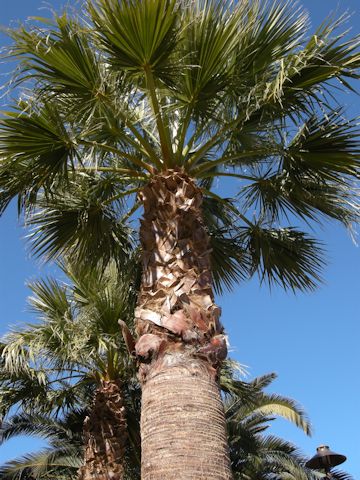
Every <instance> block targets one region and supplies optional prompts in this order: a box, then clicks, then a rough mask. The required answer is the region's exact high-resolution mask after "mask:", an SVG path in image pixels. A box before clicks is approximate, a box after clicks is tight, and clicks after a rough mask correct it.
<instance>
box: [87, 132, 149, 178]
mask: <svg viewBox="0 0 360 480" xmlns="http://www.w3.org/2000/svg"><path fill="white" fill-rule="evenodd" d="M79 143H81V144H82V145H86V146H89V147H97V148H100V149H102V150H105V151H106V152H110V153H113V154H115V155H117V156H119V157H124V158H126V159H127V160H130V161H131V162H133V163H134V164H135V165H137V166H138V167H140V168H143V169H145V170H147V171H148V172H149V173H152V170H151V167H149V165H147V164H146V163H144V162H142V161H141V160H139V159H138V158H137V157H135V156H134V155H130V154H128V153H125V152H123V151H122V150H118V149H117V148H115V147H111V146H110V145H105V144H103V143H98V142H89V141H87V140H80V141H79ZM137 173H138V172H137Z"/></svg>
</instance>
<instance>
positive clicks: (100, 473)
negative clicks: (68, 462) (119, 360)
mask: <svg viewBox="0 0 360 480" xmlns="http://www.w3.org/2000/svg"><path fill="white" fill-rule="evenodd" d="M126 440H127V427H126V419H125V407H124V404H123V398H122V392H121V383H120V382H116V381H104V382H102V385H101V386H100V387H98V389H97V390H96V393H95V398H94V402H93V406H92V409H91V412H90V415H89V416H88V417H86V419H85V422H84V442H85V453H84V466H83V467H81V468H80V470H79V480H123V478H124V456H125V448H126Z"/></svg>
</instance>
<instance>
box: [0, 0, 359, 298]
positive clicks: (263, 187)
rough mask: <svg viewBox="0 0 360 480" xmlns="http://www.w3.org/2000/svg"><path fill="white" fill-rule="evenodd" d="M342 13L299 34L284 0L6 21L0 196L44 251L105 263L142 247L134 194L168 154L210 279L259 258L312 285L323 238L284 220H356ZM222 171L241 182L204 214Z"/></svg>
mask: <svg viewBox="0 0 360 480" xmlns="http://www.w3.org/2000/svg"><path fill="white" fill-rule="evenodd" d="M346 20H347V18H346V16H342V17H341V18H340V19H337V20H334V19H332V18H329V19H327V20H325V21H324V23H323V24H322V25H321V26H320V27H319V28H318V30H317V31H316V33H315V34H313V35H309V34H308V31H309V19H308V18H307V15H306V13H305V12H304V11H303V10H302V9H301V8H300V7H298V6H297V4H296V2H293V1H281V0H277V1H276V2H270V3H268V2H258V1H250V0H241V1H234V2H232V1H225V2H218V1H215V0H196V1H193V0H181V1H175V0H169V1H168V0H161V1H155V0H131V1H130V0H126V1H122V2H119V1H118V0H111V1H105V0H96V1H88V2H87V4H86V6H85V16H83V13H79V14H74V13H73V14H69V13H64V14H62V15H54V18H53V19H52V20H44V21H41V19H40V22H37V24H34V25H31V24H27V25H26V26H22V27H20V28H19V29H13V30H11V29H9V30H8V33H9V36H10V37H11V38H12V40H13V44H12V45H11V46H10V47H9V51H8V54H7V57H11V58H13V59H15V60H16V61H17V63H18V68H17V72H16V75H15V79H14V80H15V81H14V82H13V83H12V84H11V85H14V86H16V88H20V89H21V91H22V96H21V98H22V100H21V101H20V103H19V104H16V103H15V104H13V105H10V106H9V108H8V112H4V113H3V116H2V118H1V120H0V158H1V160H0V210H1V211H3V210H4V209H5V208H6V207H7V205H8V204H9V202H10V201H11V200H12V199H13V198H17V199H18V204H19V212H20V213H21V214H23V215H24V216H25V220H26V222H27V223H28V224H30V225H33V226H34V227H35V229H34V231H33V234H32V235H31V237H32V239H33V245H34V248H35V252H37V253H38V254H40V255H45V257H47V258H57V257H59V256H61V255H62V254H64V253H65V254H68V255H69V254H71V255H72V257H73V258H75V257H76V255H78V257H79V259H80V260H83V259H84V258H85V257H87V258H96V257H97V256H101V260H102V263H103V265H106V263H107V262H108V261H109V259H110V258H111V257H112V256H114V255H116V256H117V257H118V258H120V254H121V252H124V253H125V256H126V255H128V254H129V251H130V250H131V249H132V248H134V247H135V248H136V242H135V243H133V242H132V241H131V239H130V231H131V229H130V222H132V223H134V215H133V212H134V210H135V209H136V208H137V207H138V206H139V204H138V201H137V198H136V194H137V193H138V192H139V191H140V190H141V188H142V187H143V186H144V184H146V182H148V181H149V179H151V177H152V175H154V174H155V173H157V172H159V171H160V172H161V171H165V170H167V169H169V168H177V169H180V170H183V171H185V172H187V173H188V174H189V175H190V176H191V177H192V178H194V180H195V181H197V182H198V184H199V186H200V187H201V188H202V189H203V191H204V196H205V205H204V216H205V219H206V221H207V226H208V229H209V233H210V237H211V243H212V247H213V258H212V263H213V266H214V280H215V283H216V287H217V289H218V290H219V291H221V290H222V289H223V288H224V287H226V288H230V287H231V286H232V285H234V284H235V283H236V282H238V281H242V280H244V279H247V278H250V277H251V276H252V275H253V274H254V273H255V272H256V271H257V272H258V273H259V275H260V278H262V279H263V280H264V281H266V282H267V283H270V284H273V283H279V284H281V285H284V286H285V287H288V288H291V289H301V290H306V289H310V290H311V289H313V288H314V286H315V284H317V283H318V282H319V279H320V275H319V268H320V267H321V265H322V263H323V259H322V258H320V257H321V249H319V245H318V243H317V242H316V241H315V240H313V239H310V238H309V237H308V236H307V234H305V233H304V232H301V231H300V230H298V229H295V227H294V226H295V225H298V224H299V221H300V225H306V224H310V226H311V227H312V228H313V227H314V226H315V224H316V223H319V222H322V221H324V219H329V220H336V221H340V222H342V223H343V224H345V226H347V227H350V228H351V226H352V224H353V223H357V222H358V220H359V202H358V190H357V188H356V182H357V179H358V177H359V129H358V126H357V121H356V120H350V121H349V120H347V119H346V118H345V116H344V113H343V112H342V110H341V109H340V108H339V105H338V104H337V102H336V100H335V99H334V98H335V97H336V91H337V90H336V89H337V88H338V87H339V86H340V87H341V88H343V89H345V90H349V89H350V90H352V86H351V85H350V84H349V79H350V80H351V79H357V78H359V66H360V53H359V38H358V37H354V38H350V37H349V35H348V34H347V32H346V30H345V27H344V22H345V21H346ZM294 132H297V133H294ZM222 177H233V178H234V181H237V186H238V188H237V193H236V194H235V195H234V198H232V199H231V200H229V199H223V200H221V199H220V198H219V197H217V200H216V201H217V202H218V203H219V204H221V203H222V201H223V202H224V205H225V206H224V207H220V208H219V206H217V207H216V210H217V212H218V213H210V214H209V213H208V212H207V211H206V209H207V208H208V207H209V202H208V201H207V198H210V197H211V198H212V199H213V200H214V199H215V198H216V187H217V182H216V181H214V180H215V179H216V178H222ZM235 179H236V180H235ZM215 203H216V202H215V200H214V201H213V203H212V207H211V208H213V207H214V204H215ZM221 209H226V213H225V216H229V215H230V216H231V222H227V223H224V222H223V218H222V215H221V214H219V211H220V210H221ZM230 211H231V214H230V213H229V212H230ZM219 215H220V216H219ZM244 232H245V233H244ZM136 240H137V239H135V241H136ZM284 252H285V256H284V257H283V258H281V257H282V255H283V253H284ZM225 257H226V258H225ZM312 258H314V261H310V260H311V259H312ZM297 278H298V280H297Z"/></svg>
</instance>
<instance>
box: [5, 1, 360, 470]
mask: <svg viewBox="0 0 360 480" xmlns="http://www.w3.org/2000/svg"><path fill="white" fill-rule="evenodd" d="M359 1H360V0H302V1H301V2H300V3H302V4H303V5H304V6H305V7H306V8H307V9H308V10H309V12H310V14H311V18H312V23H313V25H314V26H316V25H318V24H319V23H321V21H322V20H323V19H324V17H325V16H326V15H327V14H328V13H329V12H330V11H331V10H332V9H336V8H337V9H338V11H341V12H343V11H344V10H346V9H349V10H350V11H352V12H354V16H353V17H352V20H351V21H350V24H349V25H350V26H352V28H353V32H354V33H358V32H359V30H360V3H359ZM44 4H45V2H42V1H41V0H0V7H1V9H0V24H2V25H8V24H9V23H10V22H11V21H12V20H17V19H21V20H24V19H25V18H26V17H28V16H31V15H42V16H45V12H41V11H39V8H40V7H41V6H42V5H44ZM51 4H52V5H53V6H54V7H55V8H56V9H58V8H59V7H60V6H61V5H63V4H64V2H62V1H59V0H52V2H51ZM69 4H71V5H72V4H75V2H69ZM0 40H1V43H3V42H4V41H5V40H4V37H1V39H0ZM5 71H6V68H5V67H4V66H1V65H0V72H5ZM0 83H2V82H0ZM340 98H341V102H342V103H343V104H344V105H345V106H346V107H347V108H348V110H349V112H350V114H351V115H353V116H355V115H359V113H360V108H359V107H360V100H359V98H358V97H356V96H354V95H342V96H341V97H340ZM23 235H24V232H23V231H22V230H21V229H20V228H19V227H18V226H17V222H16V213H15V209H12V210H11V211H9V212H7V213H6V215H4V217H3V218H1V219H0V265H1V273H0V305H1V309H0V334H2V333H5V331H6V330H7V328H8V325H10V324H11V325H14V324H16V323H18V322H21V321H26V320H29V319H30V317H29V315H28V314H27V313H26V311H25V310H26V297H27V295H28V293H29V292H28V290H27V289H26V287H25V282H26V280H29V279H30V278H34V277H37V276H39V275H40V274H42V273H43V272H44V269H43V268H42V267H41V266H39V265H36V264H35V263H34V262H33V261H31V260H30V259H29V256H28V255H27V254H26V252H25V242H24V241H23V240H21V237H22V236H23ZM320 238H321V239H322V240H323V241H324V242H325V243H326V244H327V247H328V259H329V265H328V267H327V268H326V270H325V275H324V276H325V279H326V284H325V285H324V286H322V287H321V288H319V289H318V290H317V291H316V292H315V293H313V294H298V295H297V296H294V295H292V294H290V293H288V294H287V293H284V292H282V291H281V290H280V289H274V290H273V291H272V292H271V293H270V292H269V291H268V290H267V289H266V288H260V287H259V284H258V282H257V280H256V279H254V280H253V281H251V282H249V283H247V284H243V285H242V286H239V287H238V288H237V289H236V291H234V292H233V293H231V294H226V295H225V296H224V297H223V298H221V299H219V303H220V304H221V306H222V307H223V321H224V323H225V326H226V328H227V331H228V333H229V336H230V343H231V349H232V356H233V357H234V358H236V359H237V360H238V361H240V362H241V363H243V364H245V365H247V366H248V367H249V368H248V369H249V372H250V375H251V376H254V375H261V374H263V373H267V372H272V371H274V372H276V373H277V374H278V380H277V381H276V382H275V384H274V386H273V388H272V390H273V391H274V392H277V393H280V394H283V395H288V396H290V397H292V398H294V399H296V400H298V401H299V402H300V403H301V404H302V405H303V406H304V407H305V409H306V411H307V412H308V414H309V415H310V418H311V420H312V423H313V426H314V435H313V437H312V438H307V437H305V435H304V434H302V433H301V432H299V431H297V429H295V428H294V427H290V426H288V425H287V424H286V423H285V422H282V421H279V422H278V421H277V422H275V424H276V423H277V426H276V428H274V430H273V431H274V433H277V434H279V435H282V436H283V437H284V438H286V439H288V440H291V441H293V442H295V443H296V444H297V445H298V446H299V447H300V448H301V449H302V450H303V451H304V452H305V453H306V454H307V455H309V456H312V455H313V454H314V451H315V448H316V447H317V446H318V445H319V444H322V443H326V444H328V445H330V446H331V447H332V449H333V450H335V451H338V452H340V453H343V454H345V455H347V457H348V461H347V462H346V463H345V464H344V465H343V468H344V469H346V470H347V471H348V472H349V473H351V474H352V475H353V476H354V477H355V478H359V477H360V440H359V438H360V436H359V432H360V420H359V415H358V410H359V405H360V375H359V367H360V344H359V337H360V324H359V304H358V301H359V298H360V291H359V271H360V249H359V248H358V247H356V246H355V245H354V244H353V243H352V241H351V239H350V237H349V235H347V234H346V232H345V231H344V230H343V229H341V228H339V227H337V226H336V225H334V224H332V225H326V226H325V227H324V228H323V230H322V231H321V232H320ZM359 241H360V237H359ZM47 268H48V267H47ZM36 445H37V444H36V442H34V441H33V440H32V441H31V442H29V441H28V440H25V439H21V440H16V441H12V442H9V443H8V444H6V445H4V446H2V447H0V462H3V461H4V460H5V459H8V458H11V457H14V456H15V455H18V454H20V453H22V452H28V451H29V450H30V449H31V448H36Z"/></svg>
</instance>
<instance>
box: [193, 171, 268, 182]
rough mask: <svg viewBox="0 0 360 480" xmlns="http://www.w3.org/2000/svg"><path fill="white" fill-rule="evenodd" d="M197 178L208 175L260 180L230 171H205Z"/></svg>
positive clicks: (252, 180) (253, 180)
mask: <svg viewBox="0 0 360 480" xmlns="http://www.w3.org/2000/svg"><path fill="white" fill-rule="evenodd" d="M196 177H197V178H208V177H235V178H240V179H242V180H249V181H251V182H256V181H258V178H255V177H248V176H247V175H239V174H237V173H228V172H205V173H204V174H200V175H197V176H196Z"/></svg>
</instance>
